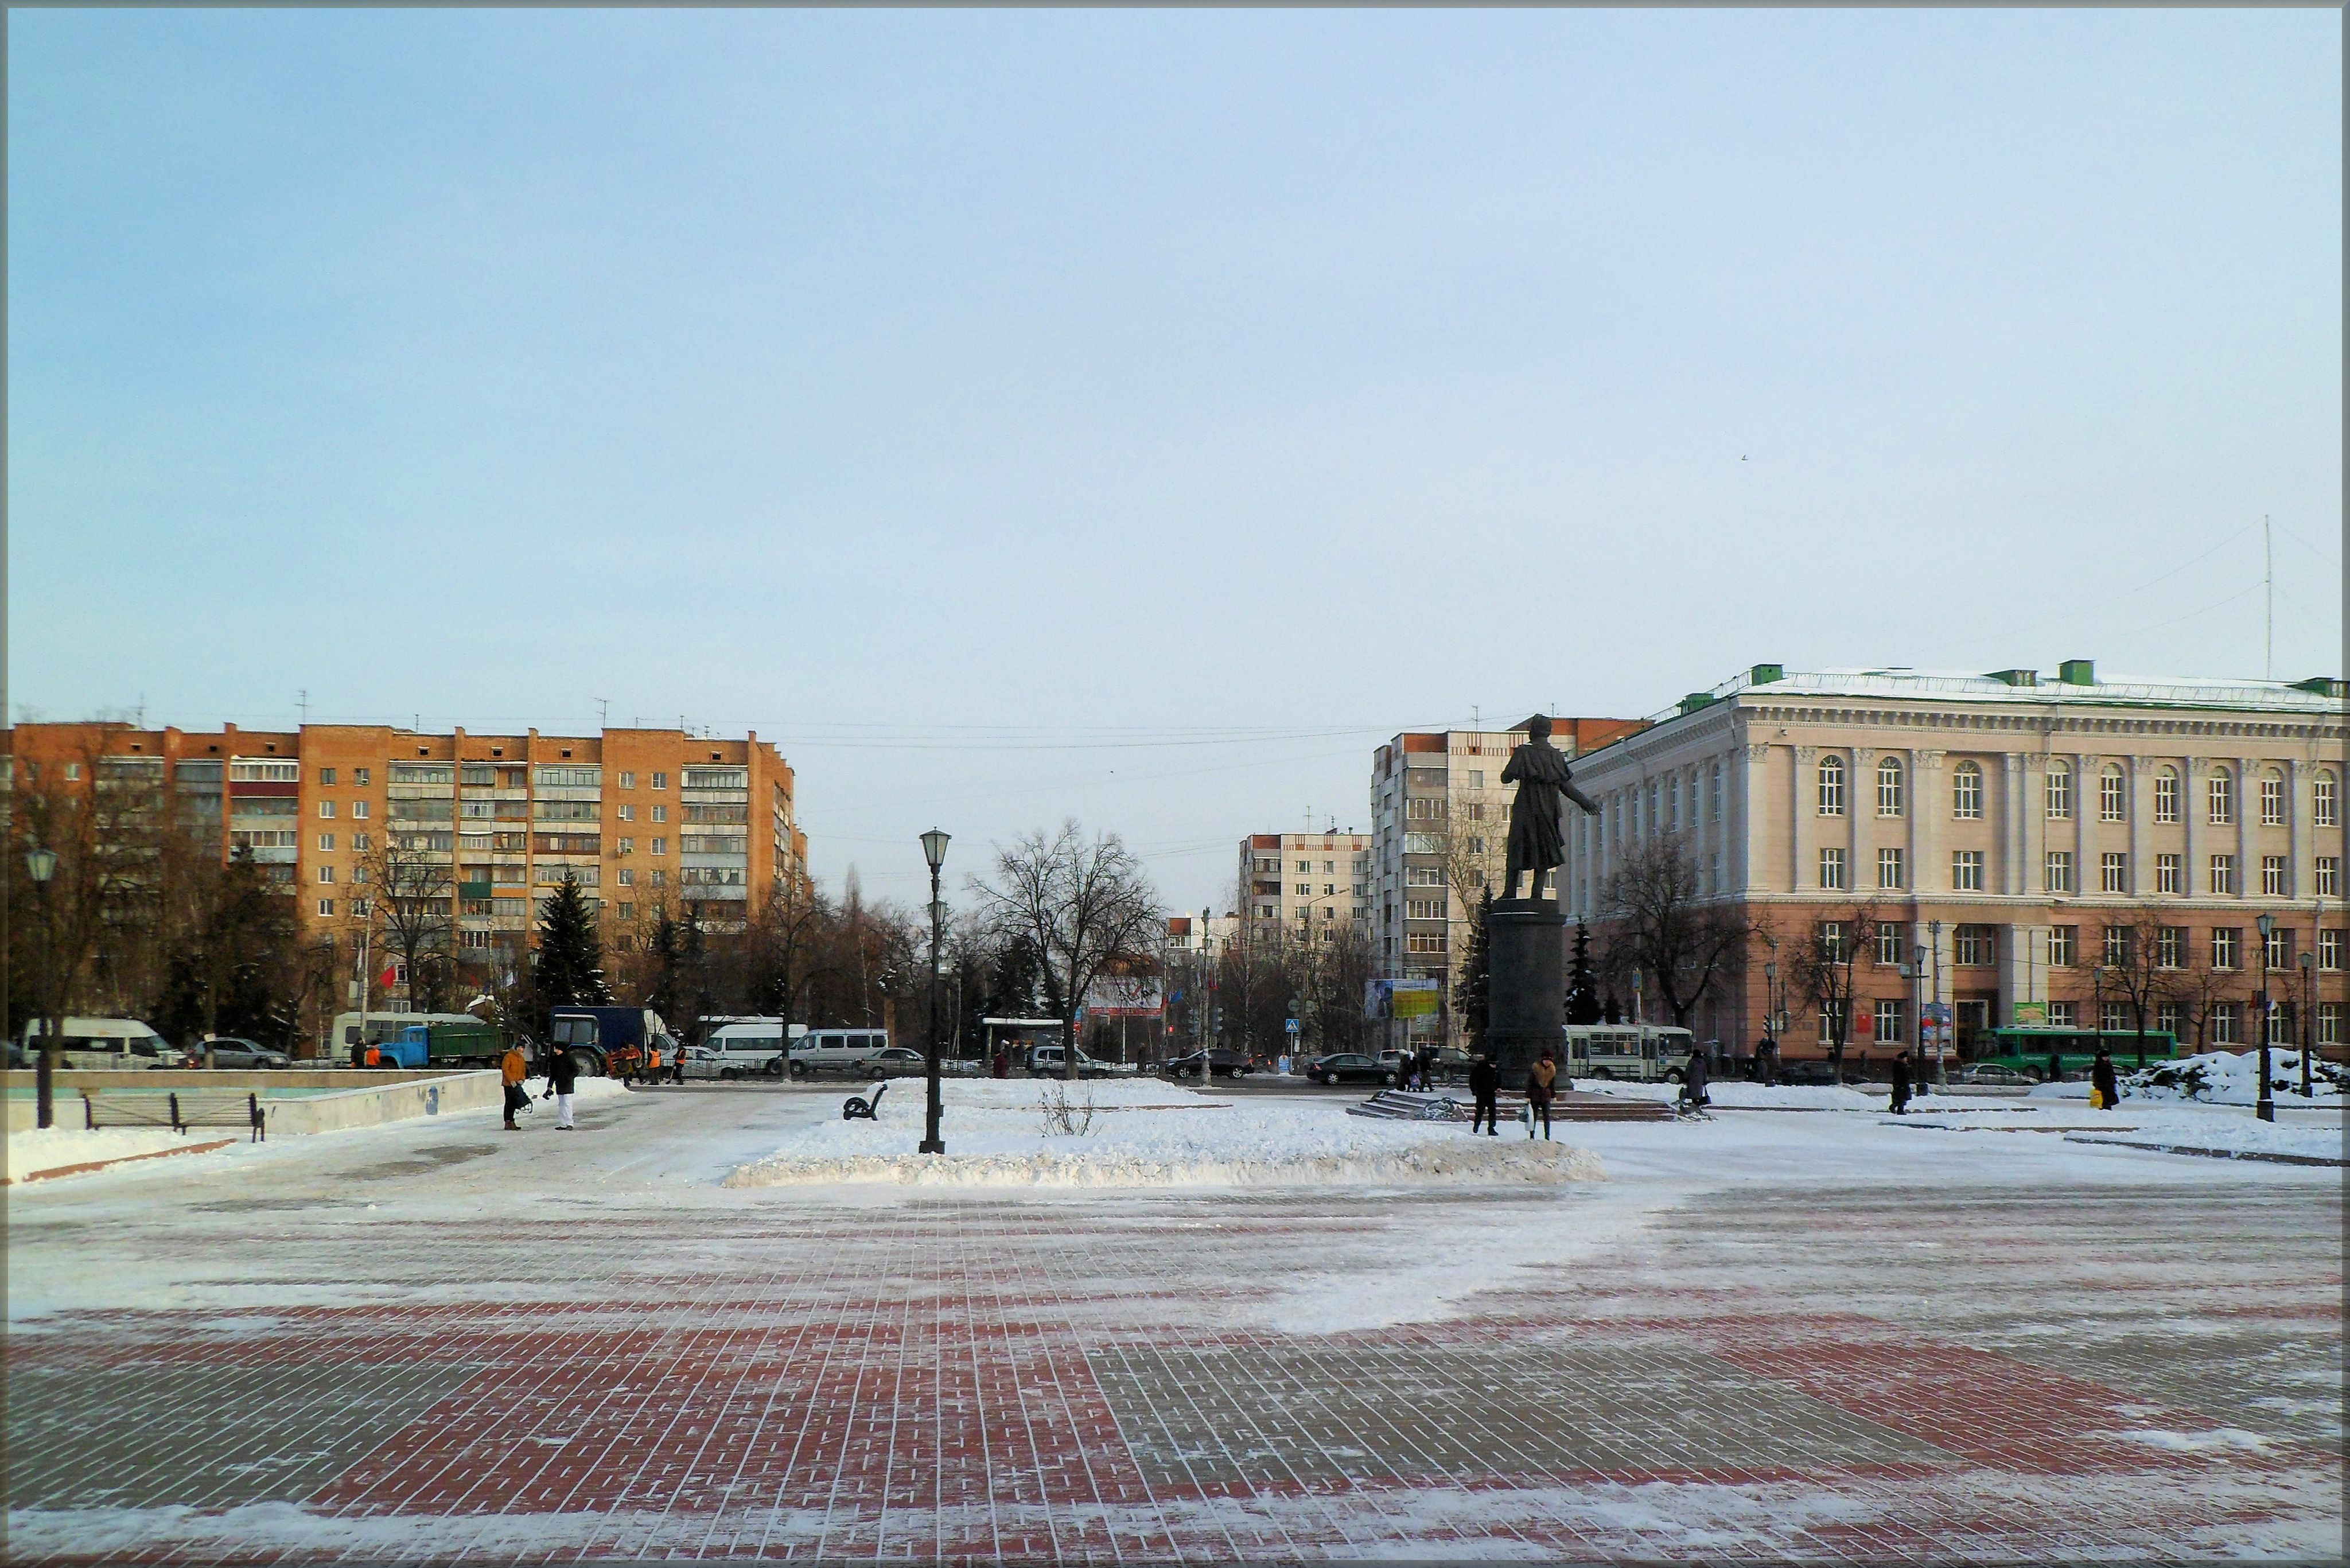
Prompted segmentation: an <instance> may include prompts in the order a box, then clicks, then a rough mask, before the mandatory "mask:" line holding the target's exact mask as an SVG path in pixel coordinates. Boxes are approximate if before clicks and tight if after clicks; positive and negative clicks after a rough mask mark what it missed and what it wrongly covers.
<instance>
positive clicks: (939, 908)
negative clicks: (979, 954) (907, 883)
mask: <svg viewBox="0 0 2350 1568" xmlns="http://www.w3.org/2000/svg"><path fill="white" fill-rule="evenodd" d="M922 858H923V859H925V860H927V861H929V862H930V863H931V1024H930V1028H929V1029H927V1030H925V1031H924V1033H927V1034H928V1035H929V1036H930V1041H929V1044H930V1060H929V1061H928V1062H926V1063H925V1064H923V1075H924V1076H925V1077H926V1078H927V1079H928V1080H929V1084H930V1097H929V1100H928V1102H927V1104H926V1106H925V1107H924V1111H923V1121H922V1147H920V1149H919V1150H917V1151H916V1152H917V1153H920V1154H944V1153H946V1151H947V1141H946V1139H944V1138H942V1137H940V1136H939V943H940V937H941V931H942V929H943V927H944V926H945V923H946V912H947V907H946V905H945V904H944V903H942V902H941V900H940V898H939V867H941V866H942V865H944V864H945V863H946V858H947V836H946V835H945V834H943V833H941V832H940V831H939V830H938V829H937V828H935V827H933V828H932V829H931V830H930V831H929V832H928V833H925V834H924V835H922Z"/></svg>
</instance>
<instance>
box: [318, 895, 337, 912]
mask: <svg viewBox="0 0 2350 1568" xmlns="http://www.w3.org/2000/svg"><path fill="white" fill-rule="evenodd" d="M334 912H335V901H334V900H333V899H332V898H321V899H319V900H318V913H319V914H320V915H322V916H331V915H332V914H334Z"/></svg>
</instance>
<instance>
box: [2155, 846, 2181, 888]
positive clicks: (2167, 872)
mask: <svg viewBox="0 0 2350 1568" xmlns="http://www.w3.org/2000/svg"><path fill="white" fill-rule="evenodd" d="M2186 864H2187V857H2185V856H2183V855H2158V856H2156V857H2154V890H2155V891H2156V892H2158V893H2183V892H2185V891H2186V890H2187V878H2186V876H2185V875H2184V870H2185V867H2186Z"/></svg>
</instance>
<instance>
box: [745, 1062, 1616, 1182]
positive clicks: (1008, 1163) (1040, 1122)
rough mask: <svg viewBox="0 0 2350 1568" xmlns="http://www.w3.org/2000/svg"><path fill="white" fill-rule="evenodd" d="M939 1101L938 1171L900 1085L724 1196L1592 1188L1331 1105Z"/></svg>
mask: <svg viewBox="0 0 2350 1568" xmlns="http://www.w3.org/2000/svg"><path fill="white" fill-rule="evenodd" d="M941 1094H942V1095H943V1096H944V1103H945V1119H944V1121H943V1123H942V1125H941V1132H942V1134H943V1136H944V1137H945V1139H946V1145H947V1150H948V1152H947V1154H946V1155H945V1156H944V1157H943V1158H940V1157H935V1156H929V1155H919V1154H916V1153H915V1152H914V1148H915V1146H916V1145H917V1144H918V1143H920V1141H921V1135H922V1120H923V1104H922V1091H921V1085H920V1084H919V1083H908V1084H904V1085H900V1086H899V1088H898V1089H893V1090H892V1091H891V1092H890V1094H889V1096H886V1097H885V1098H884V1099H883V1100H882V1102H881V1106H880V1116H879V1119H878V1120H876V1121H862V1120H860V1121H853V1122H852V1121H839V1120H828V1121H821V1122H817V1123H815V1124H813V1125H809V1126H806V1127H796V1128H793V1129H790V1130H788V1131H786V1132H785V1133H784V1134H783V1137H782V1142H781V1143H780V1144H779V1145H778V1146H777V1147H776V1148H775V1152H774V1153H772V1154H770V1155H768V1156H767V1157H766V1158H762V1159H758V1160H754V1161H753V1162H751V1163H750V1164H747V1165H745V1166H743V1167H742V1168H739V1169H737V1170H735V1171H734V1172H733V1174H732V1175H731V1176H729V1177H728V1178H727V1179H726V1185H727V1186H729V1187H775V1186H785V1185H797V1184H802V1183H811V1182H838V1181H861V1182H904V1183H917V1184H923V1185H941V1186H975V1187H1158V1186H1174V1185H1194V1184H1197V1185H1214V1186H1272V1185H1287V1184H1293V1183H1308V1182H1311V1183H1329V1182H1376V1183H1395V1182H1406V1183H1421V1182H1474V1183H1478V1184H1481V1185H1485V1186H1492V1185H1496V1184H1500V1185H1509V1184H1543V1185H1546V1184H1550V1183H1555V1182H1562V1181H1582V1180H1596V1179H1600V1178H1601V1176H1602V1171H1601V1169H1600V1166H1599V1161H1598V1159H1597V1158H1596V1156H1594V1155H1592V1154H1590V1153H1589V1152H1587V1151H1586V1150H1583V1149H1579V1148H1575V1147H1572V1146H1570V1145H1568V1144H1565V1143H1563V1142H1544V1141H1541V1140H1533V1139H1527V1138H1524V1137H1500V1138H1492V1137H1471V1135H1470V1133H1469V1132H1468V1130H1467V1129H1466V1128H1465V1127H1458V1126H1452V1125H1449V1124H1436V1123H1413V1122H1384V1121H1372V1120H1367V1119H1366V1118H1363V1117H1360V1116H1348V1115H1347V1114H1346V1105H1347V1102H1345V1101H1343V1100H1330V1101H1326V1102H1312V1101H1307V1102H1300V1101H1296V1100H1274V1099H1269V1098H1268V1099H1253V1098H1251V1097H1248V1096H1232V1095H1227V1096H1217V1095H1215V1094H1214V1093H1212V1092H1208V1093H1201V1092H1199V1091H1195V1090H1191V1089H1182V1088H1177V1087H1174V1086H1172V1085H1165V1084H1156V1083H1150V1082H1147V1081H1146V1082H1142V1083H1093V1084H1081V1085H1073V1086H1068V1087H1066V1088H1065V1087H1064V1086H1062V1085H1044V1084H1038V1083H1033V1082H1032V1083H1017V1082H1002V1081H994V1080H983V1081H978V1082H955V1083H949V1084H943V1085H941ZM1060 1095H1066V1097H1067V1102H1068V1104H1069V1106H1070V1107H1071V1112H1072V1122H1073V1125H1082V1126H1084V1129H1085V1130H1083V1131H1082V1132H1076V1131H1060V1130H1056V1129H1055V1128H1053V1127H1050V1126H1048V1120H1049V1118H1048V1116H1047V1113H1046V1110H1045V1105H1046V1103H1047V1101H1048V1100H1050V1099H1051V1098H1053V1097H1054V1096H1060ZM1087 1106H1090V1107H1091V1116H1090V1120H1089V1121H1088V1119H1087V1109H1086V1107H1087Z"/></svg>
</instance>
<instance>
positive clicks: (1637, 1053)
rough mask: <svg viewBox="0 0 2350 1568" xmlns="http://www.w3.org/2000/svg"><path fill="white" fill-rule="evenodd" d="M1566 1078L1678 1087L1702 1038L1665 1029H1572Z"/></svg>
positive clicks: (1592, 1025) (1570, 1026)
mask: <svg viewBox="0 0 2350 1568" xmlns="http://www.w3.org/2000/svg"><path fill="white" fill-rule="evenodd" d="M1565 1032H1566V1063H1565V1068H1564V1070H1563V1071H1564V1075H1565V1076H1567V1077H1570V1078H1623V1079H1627V1080H1629V1081H1631V1082H1633V1083H1636V1084H1650V1083H1654V1082H1656V1081H1657V1080H1658V1079H1659V1078H1661V1079H1663V1080H1665V1081H1666V1082H1667V1083H1673V1084H1678V1083H1679V1082H1680V1081H1681V1079H1682V1077H1683V1076H1685V1075H1687V1073H1688V1071H1689V1059H1690V1053H1691V1052H1693V1051H1695V1050H1696V1049H1697V1036H1695V1035H1694V1034H1691V1033H1690V1032H1689V1031H1688V1030H1686V1029H1675V1028H1673V1027H1671V1026H1670V1025H1669V1024H1662V1023H1569V1024H1567V1025H1565Z"/></svg>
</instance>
